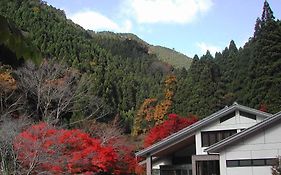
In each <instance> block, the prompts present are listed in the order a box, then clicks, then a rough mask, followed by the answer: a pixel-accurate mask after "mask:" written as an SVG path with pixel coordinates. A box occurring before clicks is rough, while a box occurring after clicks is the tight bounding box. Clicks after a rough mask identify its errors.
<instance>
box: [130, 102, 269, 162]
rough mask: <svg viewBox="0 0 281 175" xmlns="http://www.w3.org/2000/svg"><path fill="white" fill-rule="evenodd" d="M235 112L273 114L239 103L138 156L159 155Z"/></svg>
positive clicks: (158, 143)
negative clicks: (160, 152)
mask: <svg viewBox="0 0 281 175" xmlns="http://www.w3.org/2000/svg"><path fill="white" fill-rule="evenodd" d="M235 110H241V111H245V112H249V113H252V114H255V115H259V116H262V117H270V116H272V114H269V113H266V112H262V111H259V110H256V109H253V108H249V107H246V106H243V105H239V104H238V103H236V102H235V103H234V104H233V105H231V106H230V107H225V108H223V109H221V110H219V111H217V112H215V113H213V114H211V115H209V116H208V117H205V118H204V119H202V120H199V121H198V122H196V123H194V124H192V125H190V126H188V127H186V128H183V129H182V130H180V131H178V132H176V133H174V134H172V135H170V136H168V137H166V138H165V139H163V140H161V141H159V142H157V143H155V144H153V145H151V146H149V147H147V148H145V149H143V150H141V151H139V152H137V153H136V156H140V157H141V156H146V155H149V154H150V155H152V154H154V153H157V152H158V151H160V150H163V149H167V148H169V147H170V146H172V145H174V144H176V143H179V142H181V141H183V140H185V139H186V138H189V137H191V136H193V135H194V134H195V132H196V131H198V130H199V129H200V128H202V127H204V126H206V125H208V124H210V123H212V122H213V121H216V120H218V119H219V118H221V117H223V116H225V115H227V114H229V113H231V112H233V111H235Z"/></svg>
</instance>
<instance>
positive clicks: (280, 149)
mask: <svg viewBox="0 0 281 175" xmlns="http://www.w3.org/2000/svg"><path fill="white" fill-rule="evenodd" d="M280 133H281V124H277V125H275V126H272V127H269V128H266V129H264V130H262V131H260V132H259V133H258V134H256V135H254V136H252V137H250V138H249V139H245V140H243V141H241V142H240V143H239V144H236V145H235V146H231V147H229V148H227V149H226V150H224V151H223V152H221V153H220V172H221V175H244V174H245V175H246V174H247V175H271V166H254V167H226V160H238V159H263V158H276V157H277V156H278V155H280V154H281V137H280Z"/></svg>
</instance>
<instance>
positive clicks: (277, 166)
mask: <svg viewBox="0 0 281 175" xmlns="http://www.w3.org/2000/svg"><path fill="white" fill-rule="evenodd" d="M271 172H272V175H280V173H281V158H280V156H278V157H277V159H276V161H275V162H274V164H273V166H272V167H271Z"/></svg>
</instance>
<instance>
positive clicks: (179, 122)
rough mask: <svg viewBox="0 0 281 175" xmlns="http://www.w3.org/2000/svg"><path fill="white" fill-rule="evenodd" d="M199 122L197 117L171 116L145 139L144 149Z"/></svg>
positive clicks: (154, 128)
mask: <svg viewBox="0 0 281 175" xmlns="http://www.w3.org/2000/svg"><path fill="white" fill-rule="evenodd" d="M196 121H198V118H197V117H196V116H193V115H190V116H189V117H186V118H184V117H180V116H178V115H177V114H169V116H168V119H167V120H165V121H164V122H163V123H162V124H160V125H156V126H154V127H153V128H152V129H151V130H150V131H149V132H148V133H147V135H146V137H145V139H144V147H148V146H150V145H152V144H154V143H156V142H158V141H160V140H162V139H163V138H166V137H167V136H169V135H171V134H173V133H175V132H177V131H179V130H181V129H183V128H185V127H187V126H189V125H191V124H193V123H195V122H196Z"/></svg>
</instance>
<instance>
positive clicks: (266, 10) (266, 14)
mask: <svg viewBox="0 0 281 175" xmlns="http://www.w3.org/2000/svg"><path fill="white" fill-rule="evenodd" d="M274 19H275V17H274V16H273V11H272V10H271V8H270V6H269V3H268V2H267V0H265V1H264V5H263V12H262V17H261V20H262V22H267V21H269V20H274Z"/></svg>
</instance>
